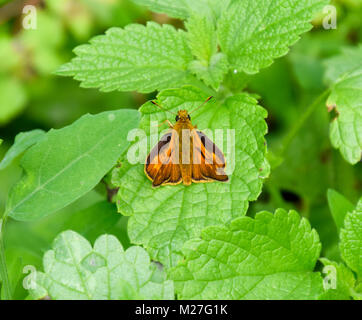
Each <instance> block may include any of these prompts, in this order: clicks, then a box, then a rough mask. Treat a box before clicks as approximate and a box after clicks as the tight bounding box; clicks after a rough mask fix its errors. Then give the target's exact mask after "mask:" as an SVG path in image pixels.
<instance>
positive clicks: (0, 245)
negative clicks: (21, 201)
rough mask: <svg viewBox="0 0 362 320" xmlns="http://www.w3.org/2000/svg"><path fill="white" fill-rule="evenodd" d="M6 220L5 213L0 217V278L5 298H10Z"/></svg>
mask: <svg viewBox="0 0 362 320" xmlns="http://www.w3.org/2000/svg"><path fill="white" fill-rule="evenodd" d="M6 221H7V214H6V213H5V214H4V216H3V218H2V219H0V278H1V280H2V291H3V296H4V298H5V300H10V299H11V287H10V281H9V276H8V271H7V267H6V257H5V246H4V229H5V223H6Z"/></svg>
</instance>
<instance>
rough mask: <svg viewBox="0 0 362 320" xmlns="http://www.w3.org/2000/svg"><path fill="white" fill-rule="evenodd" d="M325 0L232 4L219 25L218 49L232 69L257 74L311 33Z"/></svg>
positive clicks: (275, 0)
mask: <svg viewBox="0 0 362 320" xmlns="http://www.w3.org/2000/svg"><path fill="white" fill-rule="evenodd" d="M327 3H328V1H327V0H305V1H299V0H262V1H253V0H245V1H241V0H240V1H233V2H231V5H230V6H229V7H228V9H227V10H225V11H224V12H223V14H222V16H221V18H220V20H219V23H218V32H219V40H220V45H221V49H222V51H223V52H224V53H226V54H227V56H228V58H229V62H230V64H231V65H232V68H234V69H236V70H238V71H244V72H246V73H256V72H258V71H259V69H261V68H265V67H267V66H269V65H270V64H272V62H273V60H274V59H275V58H279V57H281V56H283V55H285V54H287V52H288V50H289V46H291V45H292V44H294V43H295V42H296V41H298V39H299V36H300V35H301V34H302V33H304V32H306V31H308V30H310V29H311V28H312V25H311V24H310V21H311V20H312V17H313V15H314V14H315V13H316V12H318V11H320V10H321V9H322V7H323V6H324V5H325V4H327Z"/></svg>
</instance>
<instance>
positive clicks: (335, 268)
mask: <svg viewBox="0 0 362 320" xmlns="http://www.w3.org/2000/svg"><path fill="white" fill-rule="evenodd" d="M320 261H321V262H322V263H323V265H324V267H325V268H324V269H323V273H325V274H326V277H328V278H330V282H329V283H328V284H329V285H332V284H333V281H335V283H334V284H335V285H336V287H335V288H328V289H327V290H326V291H325V292H324V293H323V294H322V295H321V296H320V297H319V299H320V300H350V299H351V296H352V294H351V292H353V288H354V285H355V282H356V279H355V278H354V275H353V273H352V271H351V270H350V269H348V268H347V267H346V266H345V265H344V264H343V263H337V262H334V261H330V260H328V259H326V258H321V259H320ZM325 279H326V278H325Z"/></svg>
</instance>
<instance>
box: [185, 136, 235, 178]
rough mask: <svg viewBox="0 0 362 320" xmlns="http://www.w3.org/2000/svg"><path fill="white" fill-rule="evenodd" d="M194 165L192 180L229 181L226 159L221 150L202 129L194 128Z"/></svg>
mask: <svg viewBox="0 0 362 320" xmlns="http://www.w3.org/2000/svg"><path fill="white" fill-rule="evenodd" d="M192 137H193V165H192V181H193V182H209V181H213V180H217V181H224V182H226V181H228V179H229V178H228V176H227V175H226V173H225V171H224V169H225V166H226V161H225V157H224V155H223V153H222V152H221V150H220V149H219V148H218V147H217V146H216V145H215V144H214V143H213V142H212V141H211V140H210V139H209V138H208V137H207V136H206V135H205V134H204V133H202V132H201V131H198V130H196V129H194V130H192Z"/></svg>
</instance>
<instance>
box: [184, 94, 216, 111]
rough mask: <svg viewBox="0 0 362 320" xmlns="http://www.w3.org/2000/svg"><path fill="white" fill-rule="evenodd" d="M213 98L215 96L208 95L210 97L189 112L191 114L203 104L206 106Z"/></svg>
mask: <svg viewBox="0 0 362 320" xmlns="http://www.w3.org/2000/svg"><path fill="white" fill-rule="evenodd" d="M212 98H213V96H210V97H208V98H207V99H206V100H205V101H204V102H203V103H202V105H200V106H198V107H197V108H195V109H194V110H192V111H191V112H189V114H191V113H192V112H194V111H196V110H198V109H200V108H201V107H203V106H204V105H205V104H206V103H208V102H209V101H210V100H211V99H212Z"/></svg>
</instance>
